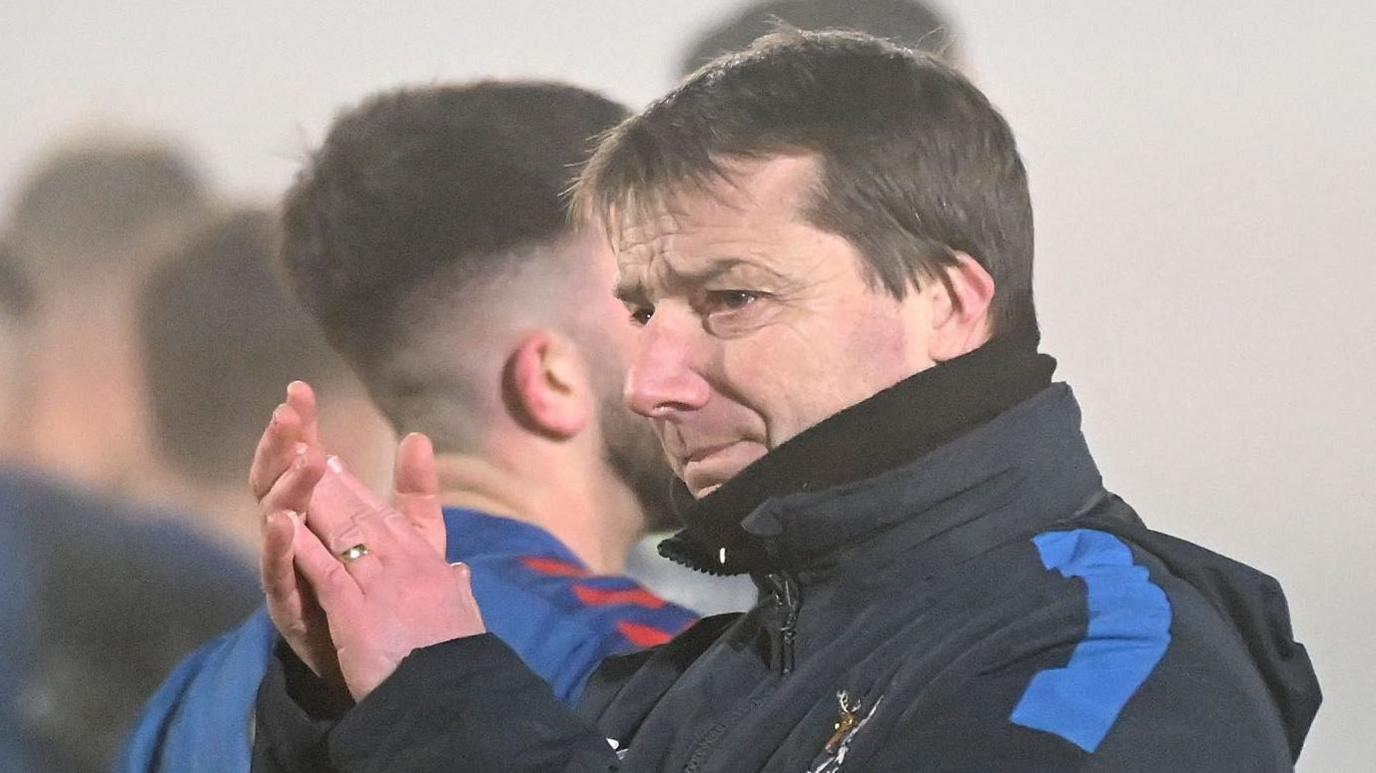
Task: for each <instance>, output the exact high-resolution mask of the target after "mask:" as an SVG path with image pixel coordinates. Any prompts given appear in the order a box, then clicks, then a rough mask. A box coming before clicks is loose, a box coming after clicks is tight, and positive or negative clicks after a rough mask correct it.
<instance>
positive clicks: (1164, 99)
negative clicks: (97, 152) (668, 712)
mask: <svg viewBox="0 0 1376 773" xmlns="http://www.w3.org/2000/svg"><path fill="white" fill-rule="evenodd" d="M732 6H733V3H731V2H728V1H727V0H704V1H702V2H661V1H659V0H579V1H578V2H572V1H570V0H562V1H559V2H555V1H552V0H540V1H539V2H520V1H519V0H506V1H504V2H482V3H479V2H474V1H473V0H450V2H436V1H435V0H425V1H423V2H358V1H351V2H346V1H345V0H334V1H331V2H324V1H323V0H322V1H321V2H287V1H284V0H274V1H272V2H268V1H267V0H235V2H232V3H206V2H185V1H183V2H152V1H151V0H139V1H133V2H62V1H61V0H7V1H6V2H5V3H3V5H0V73H3V75H0V78H3V81H0V82H3V86H0V116H3V119H4V120H3V125H4V128H3V129H2V130H0V207H5V206H8V203H9V202H10V200H11V199H12V196H13V194H14V187H15V183H16V177H17V176H18V175H20V174H21V173H22V172H23V170H25V169H26V168H27V166H28V165H29V164H30V163H31V162H32V160H33V158H34V156H35V155H36V154H37V153H39V152H40V151H41V150H42V149H44V148H46V147H48V146H49V145H50V143H52V142H54V141H56V140H58V139H60V138H63V137H67V136H72V135H73V134H77V135H80V133H81V132H82V131H90V130H92V129H93V127H103V126H105V125H106V124H108V123H114V124H116V125H118V126H122V127H125V128H127V129H129V130H131V131H137V130H146V129H153V130H156V131H158V132H160V133H162V134H164V135H166V136H169V137H171V138H174V139H177V140H180V141H182V142H184V144H186V146H187V147H189V148H190V149H191V150H192V151H193V152H194V153H196V154H198V155H199V156H200V157H201V158H202V159H203V163H204V166H205V169H206V171H207V172H208V173H209V174H210V176H211V177H212V179H214V180H215V181H216V182H217V184H218V185H220V186H221V187H222V189H223V190H225V191H226V192H227V193H228V195H230V196H232V197H234V198H238V199H246V198H250V199H251V198H258V199H264V200H267V199H270V198H271V197H275V196H276V195H277V194H278V193H280V191H281V190H282V188H283V186H284V185H285V184H286V182H287V181H288V180H289V179H290V177H291V175H292V174H293V172H294V170H295V168H296V166H297V162H298V160H299V159H300V157H301V156H302V154H303V152H304V150H305V149H306V148H308V147H310V146H311V145H313V144H314V143H315V142H316V141H318V140H319V138H320V137H321V135H322V133H323V130H324V128H325V126H326V125H327V123H328V121H329V119H330V117H331V116H332V115H333V114H334V112H335V111H336V109H337V108H338V107H339V106H341V105H344V104H346V103H351V102H354V101H356V100H357V99H358V98H359V97H361V96H363V95H365V94H367V93H368V92H370V91H373V90H375V89H378V88H382V87H386V86H390V85H394V84H398V83H403V82H414V81H435V80H447V79H455V78H471V77H477V76H490V75H495V76H545V77H558V78H565V79H569V80H572V81H575V82H578V83H580V84H583V85H589V86H594V87H597V88H600V89H602V90H604V91H605V92H606V93H608V94H609V95H611V96H614V97H618V98H621V99H623V100H626V101H628V102H630V103H632V104H633V105H635V106H639V105H641V104H643V103H644V102H645V101H647V100H648V99H650V98H653V97H654V96H656V95H657V94H658V93H659V92H661V91H662V90H664V89H665V88H666V87H667V86H668V85H669V84H670V82H671V79H672V77H673V76H674V74H675V68H676V65H677V61H678V59H679V56H680V54H681V52H682V50H683V47H684V41H685V40H686V39H687V37H688V36H690V35H692V34H693V33H694V32H696V31H699V30H701V29H703V28H704V27H705V26H706V25H708V24H710V23H711V22H712V21H713V20H715V19H716V18H717V17H718V16H719V14H721V13H722V12H723V11H724V10H726V9H728V8H730V7H732ZM943 6H944V7H945V8H946V9H947V10H948V11H949V12H950V13H951V15H952V17H953V18H954V20H955V22H956V26H957V28H958V30H959V32H960V35H961V41H960V42H961V45H962V46H963V47H964V50H965V53H966V55H967V59H968V60H969V61H970V63H971V64H972V65H973V67H974V70H975V72H976V75H977V78H978V80H979V81H980V82H981V84H982V85H983V86H984V87H985V88H986V90H987V91H988V92H989V93H990V95H991V97H992V98H993V99H994V101H995V103H996V104H998V105H1000V106H1001V107H1002V108H1003V110H1004V111H1005V113H1006V114H1007V115H1008V117H1009V119H1010V121H1011V123H1012V124H1013V127H1014V130H1015V132H1016V133H1017V135H1018V137H1019V140H1020V142H1021V145H1022V148H1023V151H1024V155H1025V157H1026V160H1027V164H1028V167H1029V169H1030V172H1031V176H1032V181H1033V195H1034V203H1035V207H1036V211H1037V219H1038V254H1039V258H1038V261H1039V264H1038V281H1037V292H1038V295H1039V306H1040V309H1041V315H1042V321H1043V327H1044V329H1045V332H1046V335H1045V341H1046V349H1047V351H1049V352H1051V353H1053V354H1056V355H1057V356H1058V357H1060V358H1061V370H1060V377H1062V378H1064V379H1066V380H1068V381H1070V382H1071V383H1072V384H1073V385H1074V386H1075V387H1076V389H1077V392H1078V394H1079V396H1080V399H1081V402H1082V404H1083V405H1084V408H1085V413H1086V417H1087V434H1088V435H1089V438H1090V442H1091V445H1092V447H1093V448H1094V449H1096V451H1097V455H1098V458H1099V462H1100V465H1101V467H1102V468H1103V470H1104V473H1105V478H1106V480H1107V482H1108V485H1109V486H1110V488H1114V489H1116V490H1117V491H1119V492H1120V493H1122V494H1124V495H1125V496H1126V497H1127V498H1128V500H1129V501H1130V502H1132V503H1133V504H1135V505H1136V506H1137V507H1138V509H1139V510H1140V511H1141V512H1142V514H1143V516H1144V517H1145V518H1146V519H1147V520H1148V521H1149V523H1151V524H1152V525H1154V526H1156V527H1157V528H1161V529H1164V530H1169V531H1173V532H1176V533H1179V534H1182V535H1184V536H1187V537H1189V538H1192V539H1195V540H1197V541H1201V542H1203V543H1205V544H1207V545H1209V546H1212V547H1214V548H1216V549H1218V550H1221V551H1223V552H1226V553H1229V554H1231V555H1233V556H1235V557H1238V558H1240V559H1243V560H1246V561H1248V562H1250V563H1253V564H1255V565H1257V566H1259V567H1261V568H1263V569H1265V570H1267V571H1268V572H1270V573H1272V574H1275V575H1276V576H1278V577H1279V578H1280V579H1281V580H1282V581H1283V582H1284V584H1285V587H1286V589H1287V590H1288V592H1289V596H1290V601H1291V605H1292V608H1293V610H1294V617H1295V625H1296V630H1297V631H1298V633H1299V636H1300V638H1301V639H1302V640H1303V641H1305V642H1306V643H1307V644H1308V645H1309V646H1310V650H1311V653H1312V655H1313V656H1314V659H1315V661H1316V663H1317V665H1318V669H1319V672H1320V676H1321V678H1322V681H1323V684H1324V688H1325V691H1326V693H1327V700H1326V702H1325V705H1324V708H1323V710H1322V711H1321V713H1320V715H1319V720H1318V722H1317V724H1316V727H1315V729H1314V731H1313V734H1312V735H1311V738H1310V743H1309V746H1308V749H1307V752H1306V755H1305V759H1304V760H1303V762H1302V765H1301V770H1303V771H1349V770H1352V771H1355V770H1366V769H1369V765H1370V764H1371V760H1372V759H1376V733H1373V732H1371V730H1370V726H1371V714H1372V712H1373V710H1376V702H1374V701H1373V700H1372V695H1373V693H1374V692H1376V655H1373V654H1372V653H1373V652H1376V648H1373V641H1376V612H1373V607H1374V606H1376V605H1374V604H1373V599H1372V595H1373V591H1376V556H1373V553H1376V505H1373V501H1372V496H1373V484H1376V474H1373V471H1376V397H1373V395H1376V311H1373V307H1374V306H1376V268H1373V261H1374V260H1376V246H1373V245H1376V215H1373V210H1376V145H1374V144H1373V142H1374V141H1376V131H1374V130H1373V126H1376V43H1373V42H1372V41H1373V39H1376V2H1372V1H1371V0H1329V2H1323V3H1307V2H1279V1H1276V0H1259V1H1258V2H1248V3H1242V2H1225V1H1224V0H1195V1H1193V2H1191V1H1187V0H1165V1H1163V2H1141V0H1080V1H1078V2H1072V1H1071V0H1061V1H1056V0H1037V1H1032V0H1021V1H1019V2H1011V0H1003V1H1000V0H967V1H966V2H959V1H958V0H946V2H944V3H943Z"/></svg>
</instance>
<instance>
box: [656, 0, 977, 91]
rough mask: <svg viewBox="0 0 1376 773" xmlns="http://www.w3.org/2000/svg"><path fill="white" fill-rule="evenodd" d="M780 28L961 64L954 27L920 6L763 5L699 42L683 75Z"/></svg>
mask: <svg viewBox="0 0 1376 773" xmlns="http://www.w3.org/2000/svg"><path fill="white" fill-rule="evenodd" d="M781 24H782V25H787V26H788V27H793V28H796V29H800V30H812V31H821V30H848V31H852V32H863V33H865V34H867V35H873V36H875V37H877V38H883V39H885V40H888V41H890V42H892V43H897V44H898V45H900V46H903V47H904V48H911V49H913V50H914V51H925V52H926V53H929V54H932V55H934V56H937V57H940V58H941V59H942V60H943V61H945V62H946V63H947V64H950V65H952V66H956V65H957V63H958V62H959V58H960V57H959V52H958V50H957V46H956V42H955V41H956V35H955V32H954V31H953V30H952V28H951V24H950V22H949V21H947V20H946V19H945V18H944V17H943V16H942V15H941V14H940V13H939V12H938V11H937V10H936V9H935V8H933V7H932V6H931V5H930V4H928V3H924V2H918V0H844V2H837V0H761V1H760V2H755V3H752V4H750V5H748V6H746V7H745V8H744V9H742V10H741V11H740V12H739V13H738V14H737V15H736V16H734V17H732V18H731V19H729V20H727V21H726V22H724V23H722V24H721V25H719V26H717V27H714V28H713V29H712V30H710V31H709V32H707V33H706V34H704V35H703V36H702V37H700V38H698V40H697V41H696V42H694V43H693V45H692V47H691V48H689V49H688V53H687V54H686V55H685V56H684V57H683V63H682V65H681V66H680V74H682V75H687V74H688V73H691V72H692V71H693V70H696V69H697V68H699V67H701V66H702V65H704V64H707V63H708V62H710V61H712V60H713V59H716V58H717V57H719V56H721V55H722V54H729V53H732V52H734V51H742V50H744V49H746V48H749V47H750V44H751V43H753V42H755V40H756V39H757V38H759V37H761V36H763V35H767V34H769V33H770V32H773V31H774V30H776V29H778V28H779V26H780V25H781Z"/></svg>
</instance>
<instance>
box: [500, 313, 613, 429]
mask: <svg viewBox="0 0 1376 773" xmlns="http://www.w3.org/2000/svg"><path fill="white" fill-rule="evenodd" d="M591 387H592V384H591V382H590V379H589V375H588V369H587V366H586V363H584V361H583V355H582V352H581V351H580V350H579V349H578V347H577V346H576V345H575V344H574V343H573V342H572V341H571V340H570V339H568V338H566V337H564V336H561V335H558V334H556V333H552V332H549V331H543V330H542V331H536V332H533V333H529V334H527V335H526V336H525V337H523V338H522V339H521V340H520V343H518V344H517V346H516V348H515V350H513V351H512V353H511V356H510V357H509V358H508V359H507V363H506V368H505V369H504V370H503V384H502V394H503V399H504V400H505V402H506V406H507V410H508V411H510V412H511V415H512V417H513V418H515V419H516V421H517V422H519V423H520V424H521V425H522V426H523V427H525V428H526V429H528V430H530V431H531V432H535V433H538V434H541V435H544V436H546V437H550V438H554V439H557V440H567V439H569V438H571V437H573V436H575V435H577V434H578V433H580V432H582V431H583V429H584V428H586V427H587V426H588V423H589V421H591V419H592V416H593V412H594V410H595V405H594V403H595V401H594V399H593V394H592V388H591Z"/></svg>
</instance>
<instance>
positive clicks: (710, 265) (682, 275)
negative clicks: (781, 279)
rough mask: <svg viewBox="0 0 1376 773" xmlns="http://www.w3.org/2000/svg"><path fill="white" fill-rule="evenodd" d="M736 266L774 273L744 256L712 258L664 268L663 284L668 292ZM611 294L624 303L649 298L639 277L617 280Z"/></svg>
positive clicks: (729, 270) (695, 284) (728, 270)
mask: <svg viewBox="0 0 1376 773" xmlns="http://www.w3.org/2000/svg"><path fill="white" fill-rule="evenodd" d="M738 266H745V267H747V268H749V269H752V270H759V271H764V272H766V273H768V274H771V275H774V273H775V272H774V271H772V270H770V269H768V268H765V267H764V266H761V265H759V264H758V263H756V262H753V261H750V260H746V259H744V258H714V259H712V260H710V261H708V262H707V263H706V264H705V265H703V266H701V267H698V268H694V269H692V270H688V271H683V270H678V269H672V268H670V269H665V270H664V271H663V276H664V280H665V281H664V284H665V286H666V289H667V290H669V292H673V291H674V290H675V289H676V288H677V289H681V288H684V287H688V288H691V287H696V286H699V285H702V284H705V283H707V282H710V281H712V280H713V279H716V278H717V277H720V276H721V275H722V274H727V273H730V272H731V271H732V270H734V269H735V268H737V267H738ZM613 294H614V295H615V296H616V297H617V299H618V300H621V301H622V302H624V303H647V302H648V301H649V299H650V290H649V288H648V287H647V286H646V284H645V283H644V282H643V281H641V280H640V279H639V278H637V279H632V280H628V281H626V282H617V283H616V289H615V290H613Z"/></svg>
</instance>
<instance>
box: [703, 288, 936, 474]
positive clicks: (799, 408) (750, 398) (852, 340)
mask: <svg viewBox="0 0 1376 773" xmlns="http://www.w3.org/2000/svg"><path fill="white" fill-rule="evenodd" d="M837 311H838V312H841V311H844V312H845V313H837V314H834V315H829V316H828V317H827V318H826V319H825V320H820V319H819V320H816V324H808V325H793V326H776V327H771V328H768V329H766V330H761V331H760V332H759V333H757V334H755V335H753V336H750V337H749V338H747V339H741V340H737V341H730V342H726V344H725V345H724V346H723V352H722V357H721V358H720V365H719V368H718V372H719V373H720V374H721V380H722V383H723V384H727V385H730V387H731V391H730V392H728V394H730V395H732V396H733V398H734V400H735V401H737V402H740V403H742V404H743V406H744V407H745V408H746V409H748V410H750V411H752V412H754V413H755V414H757V415H758V416H759V417H760V418H761V420H762V421H763V422H764V424H765V426H766V427H767V430H768V436H769V440H770V443H769V445H770V447H774V446H776V445H778V444H779V443H782V442H784V441H785V440H788V439H789V438H791V437H793V436H794V435H797V434H798V433H799V432H802V431H803V430H805V429H807V428H808V427H811V426H813V425H814V424H817V423H818V422H820V421H822V420H823V419H826V418H828V417H829V416H832V415H833V414H835V413H837V412H839V411H841V410H842V409H844V408H847V407H849V406H851V405H854V404H856V403H858V402H861V401H863V400H865V399H866V398H868V397H870V396H872V395H874V394H875V393H877V392H879V391H881V390H883V389H886V388H888V387H890V386H893V385H894V384H896V383H898V382H899V381H902V380H903V379H904V378H907V377H908V376H910V375H912V374H913V373H915V372H917V370H920V369H921V367H920V366H918V365H916V364H914V363H911V362H909V360H910V359H911V358H910V356H909V350H910V348H911V341H910V336H908V335H906V334H905V331H904V330H903V326H902V325H901V323H900V322H899V321H898V320H897V319H895V318H894V317H893V316H892V315H885V314H876V313H874V310H873V309H872V308H856V309H844V310H841V309H838V310H837ZM723 391H724V390H723Z"/></svg>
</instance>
